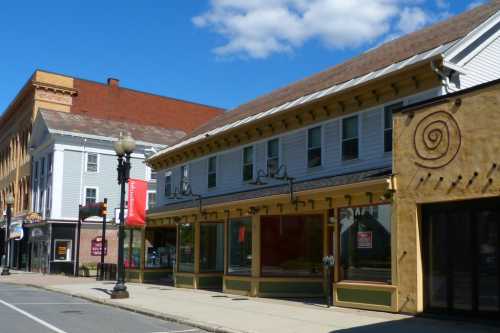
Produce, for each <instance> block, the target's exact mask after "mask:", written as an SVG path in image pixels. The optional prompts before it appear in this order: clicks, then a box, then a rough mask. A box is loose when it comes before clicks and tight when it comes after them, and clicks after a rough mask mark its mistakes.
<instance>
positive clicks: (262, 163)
mask: <svg viewBox="0 0 500 333" xmlns="http://www.w3.org/2000/svg"><path fill="white" fill-rule="evenodd" d="M441 92H442V89H441V88H437V89H433V90H430V91H427V92H423V93H421V94H418V95H414V96H411V97H408V98H406V99H405V102H406V103H408V102H411V103H414V102H417V101H419V100H423V99H427V98H431V97H435V96H438V95H439V94H441ZM395 102H397V101H393V102H391V103H390V104H392V103H395ZM383 110H384V105H380V106H378V107H374V108H370V109H366V110H363V111H361V112H359V113H358V115H359V158H358V159H356V160H353V161H343V160H342V155H341V153H342V152H341V142H342V138H341V119H333V120H328V121H325V122H323V123H321V124H315V125H313V126H310V127H315V126H318V125H321V126H322V135H323V145H322V149H323V151H322V158H323V163H322V165H321V166H319V167H316V168H312V169H309V168H307V130H308V128H310V127H305V128H302V129H299V130H295V131H292V132H289V133H286V134H283V135H280V136H279V139H280V164H285V165H286V166H287V170H288V174H289V175H290V176H292V177H295V178H296V179H297V180H298V181H300V180H306V179H313V178H318V177H323V176H330V175H338V174H343V173H349V172H356V171H362V170H368V169H371V168H380V167H388V166H391V163H392V156H391V154H390V153H384V138H383V117H384V112H383ZM349 116H351V115H349ZM268 140H269V139H265V140H261V141H258V142H255V143H253V145H254V149H255V153H254V156H255V159H254V164H255V172H254V178H255V177H256V176H257V170H259V169H261V170H265V169H266V143H267V141H268ZM246 146H248V145H245V146H241V147H238V148H234V149H231V150H227V151H223V152H221V153H218V154H217V159H218V160H217V186H216V187H215V188H211V189H208V187H207V160H208V158H209V157H210V156H213V155H207V156H205V157H203V158H200V159H197V160H193V161H190V162H189V167H190V181H191V184H192V189H193V192H194V193H196V194H201V195H203V196H212V195H219V194H225V193H232V192H238V191H244V190H250V189H255V188H257V187H256V186H255V185H251V184H249V183H245V182H243V180H242V163H243V160H242V150H243V147H246ZM166 171H172V174H173V177H172V183H173V189H175V188H177V189H178V187H179V182H180V165H178V166H176V167H174V168H172V169H168V170H159V178H160V179H161V182H160V183H159V184H160V186H161V187H160V191H159V195H158V200H157V202H158V205H160V206H161V205H164V204H166V203H169V202H172V200H171V199H170V200H169V199H168V198H166V197H165V196H164V191H163V186H164V182H163V180H164V179H163V178H164V176H165V172H166ZM264 181H265V182H266V183H267V185H268V186H271V185H274V184H283V182H279V181H273V180H269V179H265V180H264Z"/></svg>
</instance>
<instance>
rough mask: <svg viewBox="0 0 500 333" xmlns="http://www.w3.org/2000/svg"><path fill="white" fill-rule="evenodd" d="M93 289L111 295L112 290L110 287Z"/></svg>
mask: <svg viewBox="0 0 500 333" xmlns="http://www.w3.org/2000/svg"><path fill="white" fill-rule="evenodd" d="M92 289H94V290H97V291H100V292H103V293H105V294H106V295H110V296H111V290H109V289H105V288H92Z"/></svg>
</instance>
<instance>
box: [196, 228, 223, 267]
mask: <svg viewBox="0 0 500 333" xmlns="http://www.w3.org/2000/svg"><path fill="white" fill-rule="evenodd" d="M223 270H224V224H223V223H202V224H201V225H200V271H201V272H222V271H223Z"/></svg>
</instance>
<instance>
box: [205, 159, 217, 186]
mask: <svg viewBox="0 0 500 333" xmlns="http://www.w3.org/2000/svg"><path fill="white" fill-rule="evenodd" d="M211 158H215V172H212V174H215V186H212V187H210V186H208V177H209V176H210V159H211ZM218 173H219V157H218V156H217V155H211V156H208V157H207V189H208V190H213V189H215V188H217V185H218V183H219V179H218V178H219V177H217V175H218Z"/></svg>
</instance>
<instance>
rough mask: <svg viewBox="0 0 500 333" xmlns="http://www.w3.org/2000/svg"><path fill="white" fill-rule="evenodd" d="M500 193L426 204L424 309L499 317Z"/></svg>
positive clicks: (423, 223)
mask: <svg viewBox="0 0 500 333" xmlns="http://www.w3.org/2000/svg"><path fill="white" fill-rule="evenodd" d="M498 202H499V201H498V198H495V199H482V200H471V201H462V202H456V203H451V204H448V203H447V204H431V205H425V206H423V209H422V213H423V220H422V227H423V237H422V239H423V256H424V258H423V259H424V274H425V276H424V287H425V310H426V311H429V312H449V313H471V314H481V315H482V314H485V315H493V316H495V315H496V316H498V314H499V313H500V274H499V272H500V260H499V257H500V237H499V232H500V230H499V229H500V208H499V207H498V206H499V205H498Z"/></svg>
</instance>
